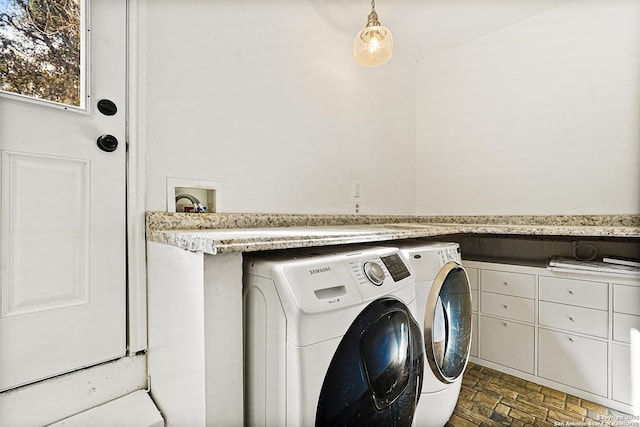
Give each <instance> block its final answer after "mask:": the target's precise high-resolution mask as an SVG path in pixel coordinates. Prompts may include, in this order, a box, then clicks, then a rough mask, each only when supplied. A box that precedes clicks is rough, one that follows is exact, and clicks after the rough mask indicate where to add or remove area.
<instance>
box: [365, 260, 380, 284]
mask: <svg viewBox="0 0 640 427" xmlns="http://www.w3.org/2000/svg"><path fill="white" fill-rule="evenodd" d="M364 275H365V276H367V279H369V281H370V282H371V283H373V284H374V285H376V286H380V285H382V282H384V270H383V269H382V267H381V266H380V264H378V263H377V262H375V261H369V262H365V263H364Z"/></svg>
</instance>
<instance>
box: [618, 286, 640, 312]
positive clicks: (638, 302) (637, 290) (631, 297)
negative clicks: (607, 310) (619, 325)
mask: <svg viewBox="0 0 640 427" xmlns="http://www.w3.org/2000/svg"><path fill="white" fill-rule="evenodd" d="M613 311H615V312H616V313H625V314H635V315H636V316H640V286H625V285H613Z"/></svg>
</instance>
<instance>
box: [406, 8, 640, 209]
mask: <svg viewBox="0 0 640 427" xmlns="http://www.w3.org/2000/svg"><path fill="white" fill-rule="evenodd" d="M639 40H640V3H639V2H637V0H616V1H610V0H579V1H574V2H570V3H568V4H565V5H562V6H559V7H557V8H554V9H551V10H548V11H546V12H544V13H542V14H539V15H537V16H534V17H531V18H528V19H525V20H523V21H521V22H519V23H516V24H513V25H510V26H508V27H506V28H504V29H501V30H499V31H496V32H493V33H491V34H488V35H486V36H483V37H480V38H477V39H475V40H473V41H470V42H467V43H463V44H461V45H459V46H456V47H453V48H450V49H447V50H444V51H441V52H439V53H436V54H433V55H431V56H428V57H425V58H423V59H422V60H420V61H419V62H418V68H417V81H418V83H417V114H416V116H417V128H416V138H417V151H416V156H417V165H418V166H417V171H416V177H417V184H416V210H417V213H419V214H477V215H481V214H561V213H562V214H607V213H618V214H633V213H638V212H640V123H639V119H640V108H639V103H640V89H639V88H640V84H639V77H640V74H639V60H638V59H639V54H640V48H639Z"/></svg>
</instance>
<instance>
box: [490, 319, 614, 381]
mask: <svg viewBox="0 0 640 427" xmlns="http://www.w3.org/2000/svg"><path fill="white" fill-rule="evenodd" d="M481 323H482V324H481V325H480V343H479V344H480V358H481V359H485V360H489V361H491V362H495V363H498V364H500V365H504V366H508V367H510V368H513V369H518V370H520V371H523V372H527V373H530V374H533V363H534V362H533V353H534V350H533V346H534V329H533V326H529V325H523V324H521V323H515V322H510V321H508V320H501V319H495V318H493V317H487V316H483V317H482V320H481ZM605 367H606V365H605Z"/></svg>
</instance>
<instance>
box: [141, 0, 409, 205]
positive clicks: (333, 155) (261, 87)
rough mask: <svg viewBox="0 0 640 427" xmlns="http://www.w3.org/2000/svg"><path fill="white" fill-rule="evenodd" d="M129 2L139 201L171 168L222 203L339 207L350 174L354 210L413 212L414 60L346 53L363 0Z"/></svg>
mask: <svg viewBox="0 0 640 427" xmlns="http://www.w3.org/2000/svg"><path fill="white" fill-rule="evenodd" d="M142 4H143V7H142V13H141V18H140V22H139V24H138V25H139V31H140V33H141V40H142V42H141V46H139V47H138V49H139V55H140V58H141V67H142V76H143V77H142V79H141V85H142V87H141V88H139V93H140V94H141V96H142V99H141V101H142V110H141V111H143V115H144V118H143V120H144V123H143V126H144V133H145V134H146V135H145V141H146V142H145V144H146V147H145V150H146V182H147V186H146V197H147V200H146V209H147V210H150V211H164V210H167V193H166V191H167V188H166V187H167V184H166V183H167V179H168V178H176V179H194V180H196V181H219V182H221V184H220V185H219V187H220V190H219V191H218V192H217V195H218V197H219V199H218V201H217V206H218V211H223V212H291V213H353V212H354V210H355V207H354V204H355V201H354V198H353V192H354V183H356V182H359V183H360V198H359V199H358V203H359V204H360V208H361V213H370V214H378V213H380V214H382V213H384V214H410V213H413V212H414V210H415V162H414V157H415V62H414V61H413V62H412V61H406V60H403V55H405V53H403V52H402V51H401V50H400V51H397V52H395V53H394V59H393V60H392V61H391V62H390V63H389V64H387V65H385V66H384V67H380V68H375V69H368V68H364V67H361V66H360V65H358V64H356V63H355V61H354V60H353V57H352V52H351V49H352V47H351V46H352V42H353V38H354V37H355V34H356V33H357V31H358V30H359V29H360V28H361V27H362V26H364V24H365V23H366V16H367V14H368V12H369V7H370V6H369V3H368V2H363V3H361V4H357V3H356V2H351V3H349V4H347V3H345V2H318V1H315V0H282V1H275V2H273V1H272V2H264V1H257V0H216V1H208V0H184V1H179V2H177V1H170V0H148V1H146V2H143V3H142ZM390 7H391V6H390ZM382 10H384V8H383V9H382ZM379 12H380V13H382V12H381V10H380V9H379ZM389 13H391V12H389ZM408 62H409V63H411V66H410V67H407V66H405V65H403V64H406V63H408Z"/></svg>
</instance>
